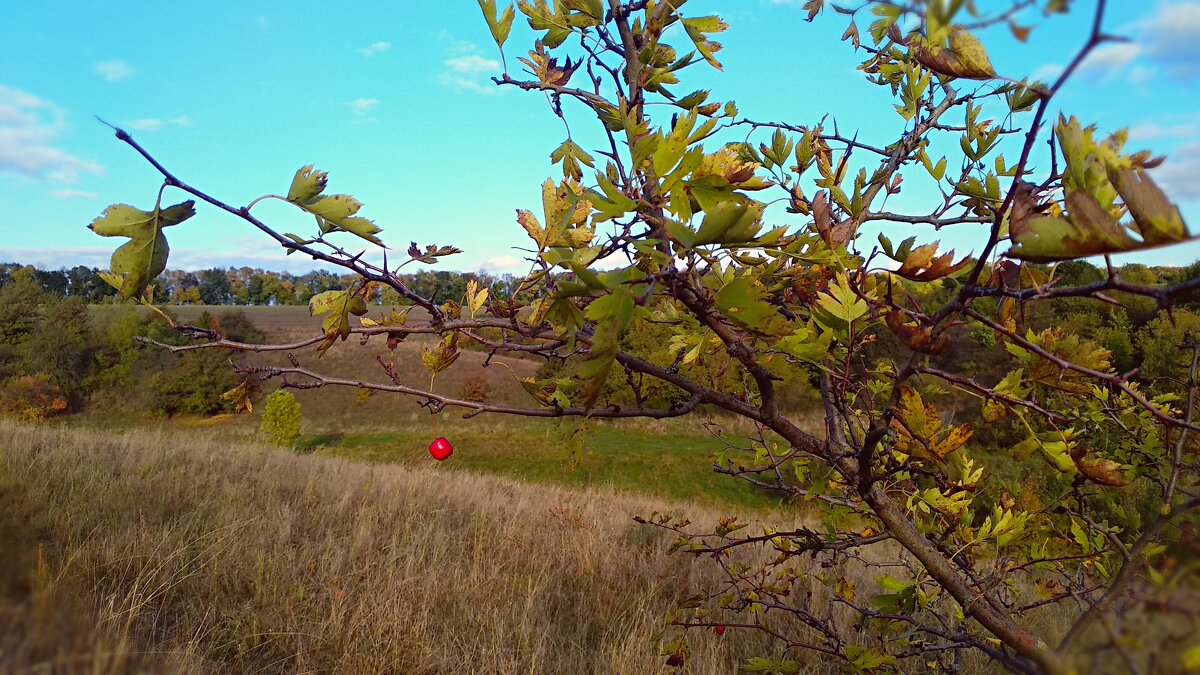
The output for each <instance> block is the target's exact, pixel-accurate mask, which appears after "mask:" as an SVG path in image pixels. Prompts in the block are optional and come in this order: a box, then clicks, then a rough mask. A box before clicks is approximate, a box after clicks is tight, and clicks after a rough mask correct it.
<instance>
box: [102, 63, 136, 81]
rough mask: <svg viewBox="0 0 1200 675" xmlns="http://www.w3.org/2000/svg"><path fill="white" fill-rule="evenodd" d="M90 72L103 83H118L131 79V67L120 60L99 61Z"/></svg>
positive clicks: (132, 71)
mask: <svg viewBox="0 0 1200 675" xmlns="http://www.w3.org/2000/svg"><path fill="white" fill-rule="evenodd" d="M92 72H94V73H96V74H97V75H99V76H100V77H101V78H103V79H104V81H105V82H119V81H121V80H128V79H129V78H131V77H133V73H134V69H133V66H131V65H129V64H128V63H125V62H124V61H122V60H120V59H109V60H108V61H101V62H99V63H97V64H96V65H95V66H93V67H92Z"/></svg>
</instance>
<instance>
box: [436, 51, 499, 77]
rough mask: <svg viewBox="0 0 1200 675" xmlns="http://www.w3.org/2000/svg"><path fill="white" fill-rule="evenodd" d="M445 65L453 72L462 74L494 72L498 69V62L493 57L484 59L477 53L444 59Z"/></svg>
mask: <svg viewBox="0 0 1200 675" xmlns="http://www.w3.org/2000/svg"><path fill="white" fill-rule="evenodd" d="M445 64H446V67H447V68H449V69H450V70H451V71H453V72H455V73H462V74H464V75H478V74H480V73H494V72H496V71H497V70H500V62H499V61H497V60H495V59H485V58H484V57H482V56H480V55H478V54H470V55H468V56H457V57H454V58H450V59H446V61H445Z"/></svg>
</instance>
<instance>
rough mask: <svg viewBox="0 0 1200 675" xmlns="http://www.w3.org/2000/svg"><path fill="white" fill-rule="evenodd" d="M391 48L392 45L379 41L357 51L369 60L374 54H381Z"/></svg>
mask: <svg viewBox="0 0 1200 675" xmlns="http://www.w3.org/2000/svg"><path fill="white" fill-rule="evenodd" d="M391 48H392V43H390V42H384V41H383V40H380V41H379V42H375V43H373V44H371V45H369V46H366V47H363V48H362V49H360V50H358V53H359V54H362V55H363V56H366V57H368V58H369V57H372V56H375V55H376V54H382V53H384V52H386V51H388V50H390V49H391Z"/></svg>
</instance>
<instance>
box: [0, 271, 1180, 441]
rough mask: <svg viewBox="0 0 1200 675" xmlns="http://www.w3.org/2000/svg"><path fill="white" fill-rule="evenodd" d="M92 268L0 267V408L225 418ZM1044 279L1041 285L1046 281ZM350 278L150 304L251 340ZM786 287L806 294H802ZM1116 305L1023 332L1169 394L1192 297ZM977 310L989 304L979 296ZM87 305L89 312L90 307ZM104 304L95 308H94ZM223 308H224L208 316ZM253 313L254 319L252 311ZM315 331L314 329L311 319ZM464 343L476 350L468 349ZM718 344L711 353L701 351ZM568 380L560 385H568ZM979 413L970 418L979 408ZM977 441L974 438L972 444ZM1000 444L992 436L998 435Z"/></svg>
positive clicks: (267, 283) (643, 343)
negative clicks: (262, 310) (1082, 350)
mask: <svg viewBox="0 0 1200 675" xmlns="http://www.w3.org/2000/svg"><path fill="white" fill-rule="evenodd" d="M1026 270H1027V271H1026V274H1029V275H1032V276H1031V278H1032V279H1033V281H1034V282H1035V283H1036V282H1037V279H1042V280H1044V281H1047V282H1048V283H1052V284H1054V285H1063V286H1076V285H1081V284H1087V283H1090V282H1094V281H1099V280H1100V279H1102V278H1103V276H1104V273H1105V272H1104V270H1102V269H1100V268H1097V267H1095V266H1093V265H1091V264H1089V263H1086V262H1079V261H1076V262H1065V263H1060V264H1059V265H1057V266H1056V267H1055V268H1053V269H1052V268H1051V267H1050V266H1044V265H1027V266H1026ZM96 272H97V270H95V269H93V268H89V267H84V266H77V267H73V268H70V269H60V270H53V271H52V270H40V269H36V268H34V267H32V266H23V265H20V264H18V263H6V264H0V414H4V415H6V416H10V417H17V418H22V419H35V420H36V419H44V418H46V417H50V416H55V415H58V414H63V413H68V412H73V411H78V410H81V409H83V408H84V407H85V406H87V405H98V406H99V407H100V408H103V409H108V408H116V409H121V410H126V411H134V412H143V413H150V414H153V415H168V416H170V415H175V414H198V415H211V414H217V413H221V412H227V411H229V410H231V404H230V402H229V401H227V400H224V399H222V398H221V394H222V393H224V392H225V391H227V390H229V389H231V388H233V387H235V386H236V385H237V384H238V382H239V376H238V375H237V374H236V373H235V372H234V369H233V368H232V367H231V361H232V364H233V365H236V364H237V363H240V362H241V361H242V358H241V357H240V356H237V355H234V357H233V358H232V359H231V358H230V355H228V354H220V353H218V352H215V351H206V350H201V351H196V352H187V353H183V354H178V355H177V354H171V353H169V352H167V351H166V350H165V349H163V348H161V347H155V346H152V345H150V344H147V343H145V342H141V341H139V340H138V339H139V338H141V339H148V340H153V341H157V342H160V343H164V344H183V342H185V341H186V339H185V338H184V337H183V336H181V335H180V334H179V333H178V332H176V331H174V330H172V329H171V328H170V327H169V326H168V325H167V324H166V322H165V321H163V320H162V318H161V317H157V316H155V315H153V314H151V313H148V312H144V311H139V310H138V309H137V308H135V307H133V306H130V305H121V304H119V303H114V302H113V298H114V297H115V296H114V295H113V289H112V288H111V287H108V286H107V285H106V284H104V282H103V281H101V280H100V279H99V277H98V276H97V274H96ZM1118 272H1119V274H1120V275H1121V278H1123V279H1124V280H1126V281H1129V282H1132V283H1138V284H1172V283H1176V282H1178V281H1179V280H1182V279H1188V278H1192V277H1195V276H1200V262H1197V263H1193V264H1192V265H1190V266H1188V267H1150V266H1147V265H1143V264H1132V263H1131V264H1126V265H1124V266H1122V267H1120V268H1119V270H1118ZM1051 279H1052V280H1053V281H1052V282H1050V281H1049V280H1051ZM405 280H406V283H408V284H409V286H410V287H411V288H413V289H414V290H416V292H418V293H420V294H422V295H424V296H426V297H434V298H437V299H438V300H439V301H445V302H457V301H461V300H462V299H463V296H464V295H465V293H466V286H467V283H468V282H471V281H475V282H477V283H480V284H481V285H485V286H487V287H488V288H490V289H491V291H492V293H493V295H492V297H498V298H505V297H510V296H511V294H512V293H513V291H514V290H516V286H517V285H518V282H519V280H517V279H515V278H514V277H512V276H508V275H506V276H500V277H496V276H490V275H487V274H483V273H464V272H455V271H421V272H418V273H415V274H411V275H407V276H406V277H405ZM350 282H351V279H350V278H349V277H347V276H345V275H342V276H339V275H337V274H333V273H331V272H326V271H312V272H308V273H306V274H301V275H295V274H291V273H287V272H271V271H266V270H261V269H251V268H248V267H242V268H228V269H219V268H214V269H209V270H204V271H200V272H189V271H179V270H168V271H166V272H164V273H163V274H162V275H160V276H159V277H158V278H157V279H156V280H155V282H154V287H155V298H156V300H157V302H160V303H162V304H163V305H164V306H167V307H165V309H166V311H167V312H168V313H169V314H171V313H172V310H171V309H170V307H169V306H183V305H206V306H214V307H212V308H211V309H210V308H207V307H206V308H205V309H204V312H203V313H202V314H200V315H199V319H198V320H196V321H194V323H196V325H199V326H202V327H209V328H211V327H216V329H217V330H218V331H219V332H220V333H222V334H224V335H225V336H227V337H229V338H231V339H234V340H238V341H243V342H259V341H262V340H263V339H264V330H268V329H269V328H270V327H269V326H256V325H255V324H254V322H253V321H251V319H250V318H249V317H248V316H247V315H246V314H245V313H244V312H242V311H239V310H238V309H237V308H238V307H251V306H302V305H305V304H306V303H307V301H308V299H309V298H311V297H312V296H313V295H315V294H317V293H321V292H325V291H328V290H334V289H341V288H346V287H348V286H349V283H350ZM893 282H894V283H896V284H899V285H903V287H904V292H906V293H908V294H910V296H913V297H919V298H920V299H921V301H922V302H924V301H939V299H938V298H935V297H930V296H932V295H937V294H942V295H945V296H946V297H947V298H948V297H949V296H950V295H951V294H952V293H953V292H955V290H956V288H957V283H958V282H957V281H956V280H954V279H946V280H943V281H942V282H941V283H940V284H913V283H910V282H907V281H905V280H903V279H900V278H899V277H893ZM794 292H806V291H805V290H804V289H799V290H795V291H794ZM371 296H372V301H373V303H375V304H378V305H382V306H385V307H386V306H392V305H404V304H406V303H404V302H403V301H402V300H401V298H399V297H396V295H395V292H394V291H391V290H390V289H388V290H385V291H380V290H376V291H374V292H373V293H371ZM1112 299H1113V300H1114V303H1120V306H1118V305H1117V304H1112V305H1107V306H1101V307H1100V308H1099V309H1097V307H1096V306H1095V305H1094V304H1091V303H1089V302H1087V301H1086V300H1082V299H1073V298H1059V299H1055V300H1053V301H1051V302H1044V303H1038V304H1036V305H1031V306H1029V307H1027V308H1026V309H1022V310H1021V312H1022V316H1021V317H1019V318H1020V320H1021V323H1022V325H1024V326H1026V327H1028V328H1029V329H1030V330H1032V331H1034V332H1040V331H1043V330H1056V331H1062V332H1064V333H1066V334H1069V335H1071V334H1073V335H1077V336H1078V337H1079V338H1082V339H1086V340H1091V341H1094V342H1095V343H1096V344H1097V346H1099V347H1101V348H1103V349H1104V350H1107V351H1108V352H1109V353H1110V354H1111V358H1112V364H1113V367H1114V369H1115V370H1116V371H1118V372H1122V373H1125V372H1129V371H1131V370H1133V369H1135V368H1136V369H1139V374H1140V376H1141V378H1142V379H1143V380H1144V381H1146V382H1148V383H1151V386H1152V387H1155V388H1156V389H1159V390H1161V391H1170V390H1177V389H1178V387H1179V386H1180V383H1178V382H1174V381H1173V380H1171V378H1172V376H1177V375H1178V373H1179V372H1180V371H1181V370H1182V369H1185V368H1186V363H1185V361H1186V357H1187V354H1186V353H1185V351H1184V350H1182V349H1180V345H1182V344H1183V343H1184V342H1185V340H1187V339H1188V338H1187V333H1188V331H1191V330H1196V329H1200V294H1197V293H1192V294H1190V295H1185V296H1180V297H1179V298H1177V299H1176V301H1175V303H1174V305H1175V307H1174V310H1173V311H1172V312H1170V313H1167V312H1164V311H1160V310H1159V307H1158V306H1157V305H1156V303H1155V301H1154V300H1153V299H1150V298H1146V297H1141V296H1132V295H1128V294H1123V293H1120V292H1114V293H1112ZM979 302H980V303H983V304H989V303H990V304H995V301H994V300H992V299H981V300H980V301H979ZM89 306H91V308H92V309H91V310H89ZM100 307H105V309H104V311H98V310H99V308H100ZM219 307H228V309H218V308H219ZM259 316H260V317H261V316H262V315H259ZM643 323H644V325H641V326H640V327H639V329H638V330H632V331H629V332H627V333H626V334H625V336H624V337H623V338H622V342H623V348H624V349H626V350H628V351H630V353H634V354H638V355H640V356H642V357H644V358H647V359H649V360H651V361H653V362H657V363H670V362H671V361H672V360H673V359H675V360H676V361H678V357H679V356H680V354H674V353H673V352H672V351H671V346H670V335H669V330H668V329H667V328H665V327H662V326H658V325H654V324H653V323H651V322H643ZM313 326H314V328H313V330H314V331H315V330H316V323H315V320H314V324H313ZM956 330H957V331H959V332H960V333H961V334H962V335H961V337H963V338H965V339H962V340H959V341H958V342H957V344H958V345H959V346H958V347H957V348H956V349H953V350H948V351H947V352H945V353H942V354H939V355H937V356H935V357H934V362H935V364H936V365H937V366H938V367H941V368H946V369H961V368H966V369H968V370H969V371H970V372H973V373H974V374H975V379H976V380H977V381H980V382H989V381H995V380H997V379H999V378H1001V377H1003V376H1004V374H1005V373H1006V372H1007V369H1008V368H1009V367H1010V365H1011V364H1010V362H1011V355H1010V354H1009V353H1008V352H1006V351H1005V349H1004V348H1003V347H1002V346H1000V347H998V346H997V342H996V340H995V337H994V335H992V331H991V330H989V329H986V328H985V327H982V326H978V325H976V326H970V325H967V326H962V327H959V328H958V329H956ZM463 346H464V347H466V348H472V347H474V348H479V345H475V344H474V343H469V342H467V343H464V345H463ZM710 347H711V348H712V349H718V348H719V347H718V346H716V345H712V346H710ZM869 349H870V351H871V352H872V358H873V359H874V360H876V361H879V360H887V359H891V358H893V357H895V356H897V355H899V354H901V353H903V349H904V347H903V346H902V345H901V344H900V343H899V342H897V341H896V340H895V339H894V337H893V336H890V335H888V334H882V335H880V337H879V340H878V341H877V342H876V343H875V344H872V345H871V346H870V347H869ZM719 363H720V361H719V360H716V359H697V360H696V361H695V362H694V363H690V364H678V363H677V365H679V366H680V367H681V368H682V369H683V371H684V372H687V373H688V374H689V376H691V377H693V378H696V379H697V380H698V381H702V382H705V383H707V384H711V385H713V386H715V387H718V388H720V389H724V390H728V391H731V392H737V391H739V390H740V389H741V387H742V386H743V383H742V382H740V381H739V380H738V378H737V374H736V373H733V372H727V371H725V370H724V369H722V368H721V367H720V366H719V365H717V364H719ZM576 366H577V364H574V363H571V362H570V361H554V360H551V361H547V362H544V363H542V364H541V368H540V370H539V373H538V374H539V378H541V379H546V378H563V380H565V379H567V378H569V377H570V376H572V375H574V374H575V367H576ZM781 376H783V377H784V378H785V381H784V382H783V386H782V387H781V390H782V393H783V396H784V403H785V404H786V405H787V407H789V408H791V409H793V410H805V409H808V408H810V407H813V406H814V405H815V396H814V388H813V387H812V385H811V383H809V382H806V381H804V380H803V378H801V379H797V376H796V374H795V373H791V374H788V373H781ZM568 386H569V385H568ZM681 395H682V392H680V391H674V390H673V388H672V387H670V386H668V385H664V384H662V383H659V382H649V381H647V382H646V383H645V386H642V383H641V382H640V380H639V379H636V378H633V377H629V378H620V377H618V378H612V379H611V381H610V382H609V383H608V384H607V385H606V387H605V390H604V393H603V397H604V400H605V402H606V404H608V405H634V404H638V403H642V404H644V403H650V404H653V405H663V404H670V403H671V402H672V401H674V400H675V399H678V398H679V396H681ZM972 405H975V406H977V405H978V402H977V401H972V400H970V399H969V397H963V398H962V400H960V404H959V406H958V407H960V408H963V409H969V408H970V407H971V406H972ZM976 412H977V411H976ZM978 440H983V439H982V438H979V439H978ZM997 440H999V439H997Z"/></svg>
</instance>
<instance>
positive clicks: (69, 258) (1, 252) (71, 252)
mask: <svg viewBox="0 0 1200 675" xmlns="http://www.w3.org/2000/svg"><path fill="white" fill-rule="evenodd" d="M111 257H112V249H111V248H103V247H96V246H78V247H72V248H65V247H55V248H7V247H5V248H0V260H4V261H8V262H19V263H21V264H23V265H33V266H35V267H40V268H42V269H52V270H56V269H62V268H70V267H74V266H75V265H86V266H88V267H100V268H107V267H108V263H109V259H110V258H111Z"/></svg>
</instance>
